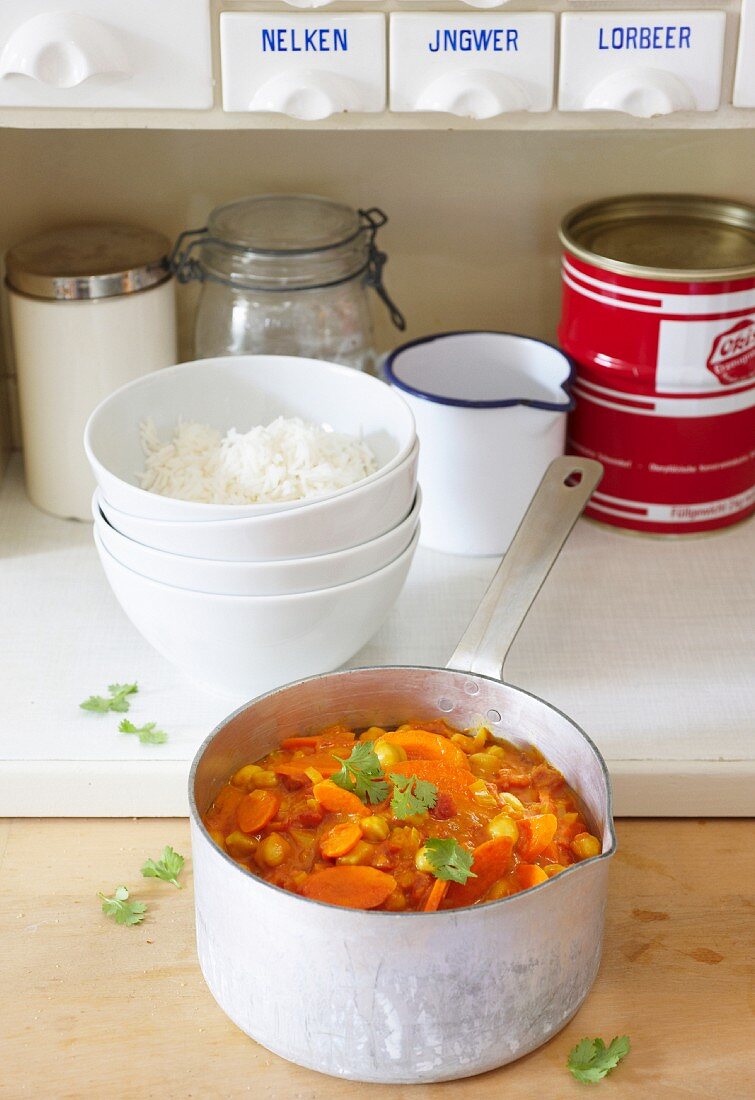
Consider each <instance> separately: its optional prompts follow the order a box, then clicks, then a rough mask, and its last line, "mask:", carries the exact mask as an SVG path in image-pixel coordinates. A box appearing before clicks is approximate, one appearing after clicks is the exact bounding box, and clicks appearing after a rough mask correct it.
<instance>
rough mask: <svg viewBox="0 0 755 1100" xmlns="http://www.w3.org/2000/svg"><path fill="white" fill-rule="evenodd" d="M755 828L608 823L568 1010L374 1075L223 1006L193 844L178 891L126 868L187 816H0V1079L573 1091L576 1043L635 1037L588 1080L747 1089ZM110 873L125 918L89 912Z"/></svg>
mask: <svg viewBox="0 0 755 1100" xmlns="http://www.w3.org/2000/svg"><path fill="white" fill-rule="evenodd" d="M754 831H755V830H754V829H753V824H752V823H751V822H748V821H734V820H729V821H720V820H719V821H676V820H664V821H654V820H646V821H637V820H635V821H620V822H619V823H618V833H619V852H618V854H617V855H616V858H615V860H614V864H613V867H612V870H611V888H610V902H609V914H608V927H607V933H606V943H605V950H604V954H603V964H602V967H601V971H600V974H599V977H598V980H597V982H596V984H595V987H594V989H593V991H592V993H591V994H590V996H589V997H588V999H587V1001H586V1003H585V1005H584V1006H583V1008H582V1009H581V1010H580V1012H579V1013H578V1014H577V1016H576V1018H575V1019H574V1020H573V1021H572V1022H571V1023H570V1024H569V1025H568V1026H567V1027H566V1028H565V1030H564V1031H562V1032H561V1033H560V1034H559V1035H557V1036H555V1038H553V1039H552V1040H551V1041H550V1043H548V1044H547V1045H546V1046H544V1047H542V1048H541V1049H540V1050H537V1051H535V1052H534V1053H533V1054H530V1055H528V1056H527V1057H526V1058H523V1059H522V1060H521V1061H519V1062H516V1063H514V1064H512V1065H511V1066H507V1067H504V1068H503V1069H501V1070H497V1071H496V1072H494V1073H489V1074H486V1075H484V1076H482V1077H476V1078H469V1079H467V1080H466V1081H460V1082H452V1083H450V1084H444V1085H433V1086H405V1087H380V1086H371V1085H357V1084H355V1083H353V1082H347V1081H336V1080H333V1079H331V1078H326V1077H323V1076H321V1075H319V1074H316V1073H312V1072H310V1071H308V1070H303V1069H299V1068H297V1067H295V1066H292V1065H290V1064H288V1063H286V1062H284V1061H282V1060H281V1059H280V1058H277V1057H276V1056H274V1055H272V1054H269V1053H268V1052H267V1051H265V1050H264V1049H263V1048H261V1047H258V1046H257V1045H256V1044H254V1043H253V1042H251V1040H249V1039H247V1038H246V1036H244V1035H243V1034H242V1033H241V1032H240V1031H238V1030H237V1028H236V1027H235V1026H234V1025H233V1024H232V1023H231V1022H230V1021H229V1020H228V1019H227V1018H226V1017H225V1016H224V1014H223V1013H222V1012H221V1010H220V1009H219V1008H218V1007H217V1005H216V1004H215V1002H214V1001H213V999H212V997H211V996H210V993H209V992H208V990H207V988H206V987H205V985H204V982H203V980H202V977H201V974H200V972H199V968H198V966H197V963H196V958H195V953H194V938H193V906H192V890H191V865H190V860H187V864H186V871H185V873H184V880H185V884H186V889H184V890H182V891H180V892H179V891H177V890H175V889H174V888H173V887H171V886H168V885H166V884H164V883H161V882H157V881H155V880H148V879H142V878H141V876H140V874H139V868H140V867H141V864H142V862H143V861H144V859H145V858H146V857H148V856H153V857H157V856H158V855H159V852H160V851H161V849H162V847H163V845H165V844H172V845H173V846H174V847H175V848H176V849H177V850H178V851H180V852H182V853H184V854H186V855H187V856H188V855H189V839H188V824H187V822H186V821H185V820H178V819H175V820H174V819H162V820H154V819H146V820H125V821H124V820H95V821H91V820H90V821H81V820H76V819H65V820H49V819H48V820H14V819H10V820H9V819H5V820H0V927H2V929H3V933H2V944H3V946H2V952H0V988H2V990H3V993H2V997H0V1062H1V1064H2V1079H1V1080H0V1094H2V1096H4V1097H9V1100H16V1098H17V1097H24V1096H30V1097H34V1098H37V1097H49V1098H53V1097H54V1098H55V1100H68V1098H76V1100H79V1098H89V1097H92V1098H97V1100H101V1098H102V1097H105V1096H108V1095H117V1096H125V1097H129V1098H134V1100H137V1098H138V1100H146V1098H151V1097H155V1098H159V1100H166V1098H173V1097H175V1098H180V1100H184V1098H192V1097H196V1098H200V1097H201V1098H202V1100H214V1098H227V1097H237V1096H238V1097H242V1096H252V1097H254V1098H255V1100H257V1098H259V1100H294V1098H295V1100H319V1098H321V1097H322V1098H323V1100H325V1098H327V1100H351V1098H355V1097H358V1098H360V1100H371V1098H374V1100H378V1098H386V1100H387V1098H389V1097H390V1100H444V1098H446V1097H451V1096H453V1097H454V1098H455V1100H456V1098H458V1100H464V1098H466V1097H469V1098H470V1100H487V1098H490V1100H501V1098H505V1100H517V1098H519V1097H521V1098H525V1097H526V1098H528V1100H530V1098H531V1097H542V1098H543V1100H561V1098H565V1100H568V1098H569V1097H579V1096H588V1097H589V1096H591V1095H592V1091H591V1089H590V1087H589V1086H585V1085H580V1084H578V1083H577V1082H575V1081H573V1080H572V1079H571V1077H570V1076H569V1074H568V1072H567V1070H566V1067H565V1061H566V1056H567V1054H568V1052H569V1050H570V1049H571V1047H572V1046H574V1044H575V1043H576V1042H577V1041H578V1040H579V1039H581V1038H582V1037H583V1036H590V1037H594V1036H596V1035H600V1036H602V1037H603V1038H604V1039H606V1040H610V1039H611V1038H612V1037H613V1036H614V1035H617V1034H628V1035H629V1036H630V1037H631V1040H632V1046H633V1049H632V1053H631V1054H630V1055H629V1057H628V1058H627V1059H626V1061H625V1062H624V1063H623V1064H622V1065H620V1066H619V1068H618V1069H617V1070H616V1071H615V1072H614V1073H613V1074H612V1075H611V1076H610V1077H609V1078H607V1079H606V1080H605V1081H604V1082H602V1083H601V1085H600V1086H599V1087H600V1088H601V1089H602V1090H603V1092H599V1093H598V1095H599V1096H601V1095H605V1096H606V1097H610V1098H613V1100H623V1098H625V1097H626V1098H632V1100H638V1098H640V1097H652V1098H653V1100H667V1098H672V1097H715V1098H719V1097H720V1098H721V1100H724V1098H726V1100H736V1098H739V1097H745V1096H751V1095H753V1094H755V1074H754V1073H753V1065H752V1061H751V1060H749V1056H748V1050H749V1049H751V1047H750V1044H751V1037H752V1031H751V1028H752V1020H751V1016H749V1015H748V992H751V989H752V967H751V964H750V960H751V959H752V957H753V951H752V946H753V945H752V927H753V924H752V907H753V892H752V884H753V882H755V857H754V855H753V852H754V851H755V843H754V841H755V836H754V835H753V833H754ZM121 883H124V884H126V885H128V886H130V887H131V888H132V891H133V895H132V896H135V895H138V896H139V897H140V898H141V899H142V900H144V901H146V902H147V903H148V905H149V912H148V915H147V919H146V920H145V921H144V923H143V924H142V925H140V926H138V927H135V928H125V927H120V926H117V925H115V924H114V923H113V922H112V921H110V920H108V919H107V918H106V917H104V916H103V914H102V913H101V911H100V903H99V901H98V899H97V897H96V893H97V891H98V890H104V891H105V892H107V893H111V892H112V890H113V889H114V888H115V887H116V886H117V885H119V884H121ZM253 934H254V930H253V929H250V935H252V936H253ZM460 1026H462V1025H461V1024H460ZM748 1074H749V1076H748Z"/></svg>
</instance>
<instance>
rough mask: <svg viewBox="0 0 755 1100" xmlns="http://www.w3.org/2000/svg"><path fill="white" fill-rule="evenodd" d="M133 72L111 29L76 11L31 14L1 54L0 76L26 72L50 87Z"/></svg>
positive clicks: (15, 31)
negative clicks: (32, 16) (31, 17)
mask: <svg viewBox="0 0 755 1100" xmlns="http://www.w3.org/2000/svg"><path fill="white" fill-rule="evenodd" d="M131 72H132V68H131V65H130V63H129V60H128V57H127V56H126V52H125V50H124V49H123V47H122V46H121V44H120V42H119V41H118V39H117V38H116V36H115V35H114V34H113V32H112V31H111V30H110V29H109V28H108V27H106V26H105V25H104V24H103V23H100V22H98V20H96V19H91V18H90V17H89V16H87V15H80V14H79V13H78V12H43V13H42V14H41V15H36V16H34V18H33V19H29V20H27V22H25V23H22V24H21V25H20V26H19V27H16V29H15V30H14V31H13V33H12V34H11V36H10V38H9V39H8V41H7V42H6V44H5V48H4V49H3V52H2V54H0V77H7V76H14V75H19V76H27V77H30V78H31V79H32V80H36V81H38V82H39V83H40V84H45V85H46V86H47V87H50V88H75V87H76V86H77V85H78V84H83V83H84V81H85V80H89V78H90V77H93V76H124V75H129V74H131Z"/></svg>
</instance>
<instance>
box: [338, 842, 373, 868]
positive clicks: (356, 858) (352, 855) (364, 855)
mask: <svg viewBox="0 0 755 1100" xmlns="http://www.w3.org/2000/svg"><path fill="white" fill-rule="evenodd" d="M374 854H375V845H374V844H368V843H367V841H366V840H359V841H357V843H356V844H355V845H354V847H353V848H352V849H351V851H350V852H347V853H346V855H345V856H339V857H338V859H337V860H336V863H345V864H346V865H347V866H352V865H356V864H360V865H364V864H368V865H369V864H371V863H372V858H373V856H374Z"/></svg>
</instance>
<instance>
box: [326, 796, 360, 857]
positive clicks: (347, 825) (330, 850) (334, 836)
mask: <svg viewBox="0 0 755 1100" xmlns="http://www.w3.org/2000/svg"><path fill="white" fill-rule="evenodd" d="M347 793H348V792H347ZM361 839H362V830H361V829H360V828H359V826H358V825H357V824H355V823H353V822H350V821H346V822H344V823H343V825H334V826H333V828H332V829H331V830H330V832H329V833H326V834H325V836H324V837H323V838H322V840H321V841H320V851H321V852H322V854H323V855H324V856H325V857H326V858H327V859H338V857H339V856H345V855H346V853H347V852H350V851H351V849H352V848H353V847H354V845H355V844H358V843H359V841H360V840H361Z"/></svg>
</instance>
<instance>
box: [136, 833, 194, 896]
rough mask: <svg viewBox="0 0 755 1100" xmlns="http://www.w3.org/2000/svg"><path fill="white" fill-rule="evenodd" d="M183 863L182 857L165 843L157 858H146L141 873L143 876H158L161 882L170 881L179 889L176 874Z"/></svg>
mask: <svg viewBox="0 0 755 1100" xmlns="http://www.w3.org/2000/svg"><path fill="white" fill-rule="evenodd" d="M183 865H184V857H183V856H180V855H179V854H178V852H176V851H174V850H173V848H171V846H170V845H169V844H166V845H165V847H164V848H163V850H162V854H161V856H160V858H159V859H157V860H155V859H148V860H147V862H146V863H145V864H144V866H143V867H142V874H143V875H144V877H145V878H160V879H162V880H163V882H170V883H172V884H173V885H174V886H176V887H178V889H179V890H180V889H182V887H181V883H180V882H179V881H178V876H179V875H180V873H181V868H182V867H183Z"/></svg>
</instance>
